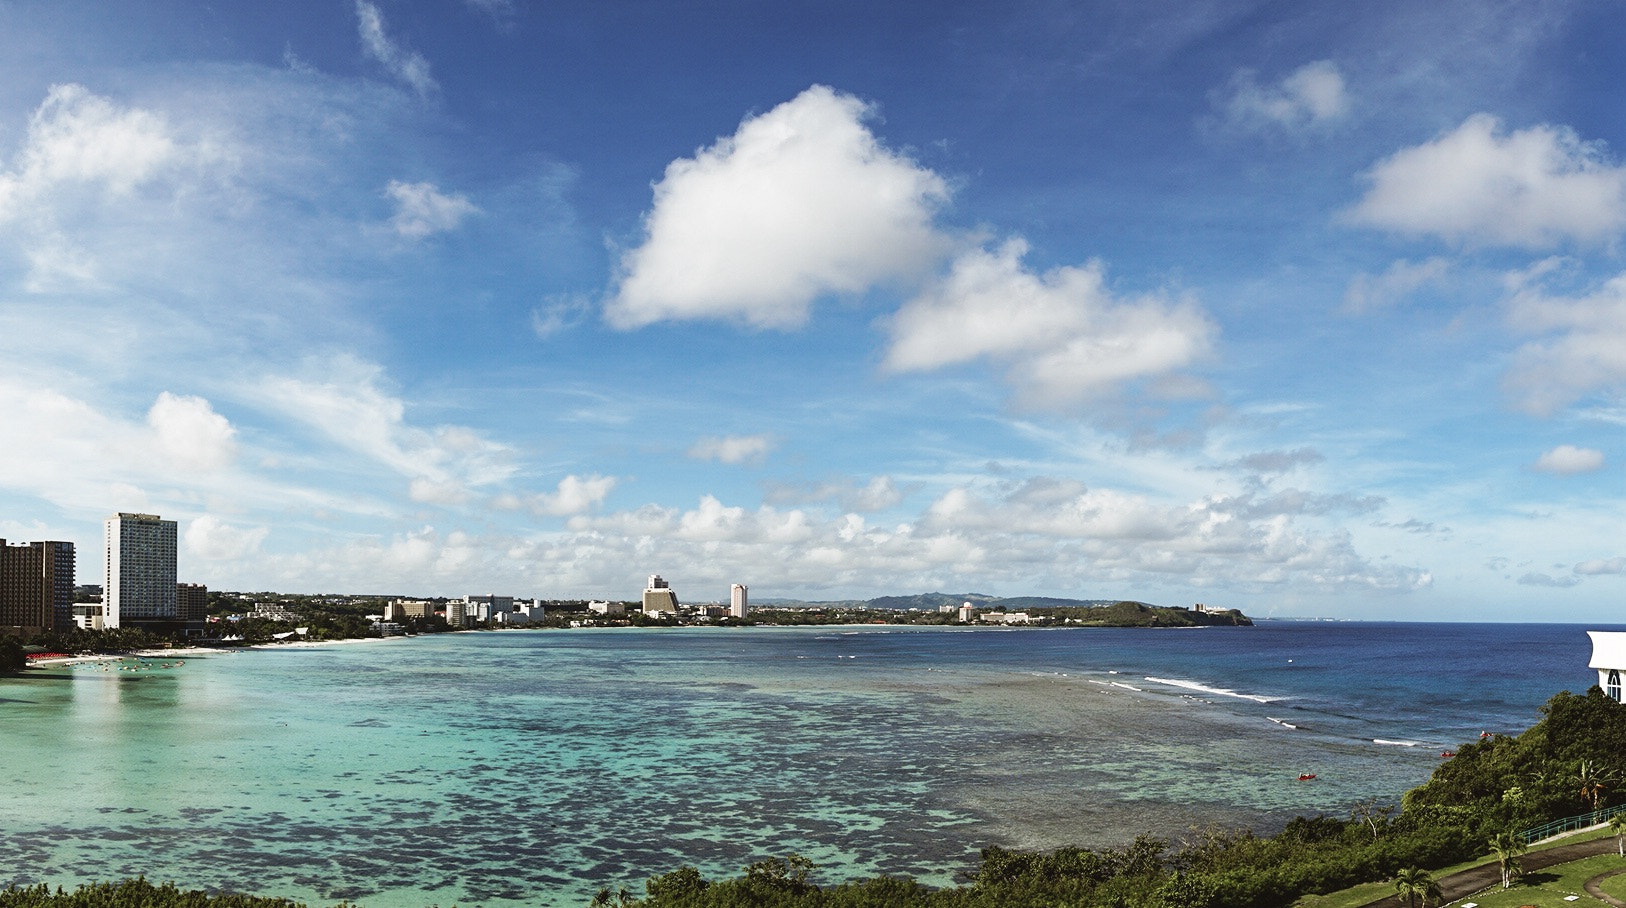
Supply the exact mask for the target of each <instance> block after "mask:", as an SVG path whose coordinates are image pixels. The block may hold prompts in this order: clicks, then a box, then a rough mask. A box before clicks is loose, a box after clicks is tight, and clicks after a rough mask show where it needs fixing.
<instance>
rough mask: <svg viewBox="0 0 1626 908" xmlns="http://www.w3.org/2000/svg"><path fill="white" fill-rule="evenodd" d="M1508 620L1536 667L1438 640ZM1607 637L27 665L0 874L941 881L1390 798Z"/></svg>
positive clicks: (1, 689) (561, 885) (862, 633)
mask: <svg viewBox="0 0 1626 908" xmlns="http://www.w3.org/2000/svg"><path fill="white" fill-rule="evenodd" d="M1442 634H1443V635H1446V636H1445V637H1443V638H1442V637H1441V636H1440V635H1442ZM1453 634H1454V635H1456V636H1455V637H1451V636H1450V635H1453ZM1476 635H1477V636H1476ZM1577 637H1578V639H1577ZM1442 641H1444V642H1443V643H1442ZM1491 645H1494V646H1496V647H1498V648H1499V649H1500V650H1501V651H1502V652H1504V653H1506V652H1510V651H1511V652H1515V653H1522V654H1523V655H1522V657H1521V658H1520V659H1518V660H1515V661H1520V662H1523V663H1524V669H1523V670H1522V671H1519V672H1515V673H1512V674H1506V675H1498V674H1496V673H1497V672H1506V671H1507V663H1508V660H1507V659H1500V660H1496V665H1495V666H1491V665H1487V664H1485V663H1486V660H1483V659H1474V658H1471V657H1470V656H1462V657H1449V656H1441V655H1439V654H1440V653H1441V652H1442V651H1451V650H1461V651H1468V652H1470V654H1471V651H1472V650H1473V649H1474V648H1478V647H1484V646H1491ZM1585 647H1586V644H1585V637H1584V634H1581V632H1580V630H1579V629H1573V628H1570V629H1553V628H1550V627H1549V628H1540V627H1536V628H1533V629H1532V628H1531V627H1530V626H1522V627H1521V626H1477V627H1476V626H1456V627H1453V626H1438V625H1436V626H1426V625H1417V626H1406V625H1368V626H1350V625H1319V626H1316V625H1292V626H1277V627H1261V628H1251V629H1249V628H1243V629H1210V630H1203V631H1181V632H1168V631H1101V630H1064V631H999V630H975V631H968V630H901V629H867V628H866V629H842V630H832V629H805V628H802V629H769V628H757V629H747V630H682V631H660V630H655V631H637V630H616V631H579V632H577V631H572V632H548V631H534V632H533V631H515V632H500V633H477V634H458V635H447V636H442V637H433V638H416V639H411V640H393V641H387V642H375V643H365V644H356V645H343V646H330V647H320V648H285V649H277V650H259V651H248V652H241V653H226V654H220V655H211V656H207V657H203V658H192V659H188V660H187V661H186V664H185V665H184V666H180V667H172V668H169V669H164V668H160V667H155V668H152V669H150V670H148V671H142V672H117V671H102V670H100V669H98V668H95V667H79V668H77V669H71V670H70V669H53V670H50V671H40V672H32V673H30V675H29V676H27V677H25V678H23V679H18V680H7V681H0V852H3V853H4V854H6V855H7V861H6V862H5V866H3V867H0V884H7V883H32V882H38V881H49V882H52V883H59V884H68V885H71V884H73V883H76V882H82V881H88V880H95V879H116V878H121V877H125V876H133V875H136V874H145V875H146V876H148V877H149V878H153V879H173V880H175V881H177V882H179V883H181V884H183V885H186V886H204V887H211V888H222V889H230V890H236V891H252V892H258V893H264V894H274V895H284V896H289V897H293V898H299V899H302V900H307V901H312V902H332V901H336V900H338V899H351V900H357V901H360V902H362V903H363V904H364V905H367V906H375V908H391V906H421V905H429V904H432V903H434V904H441V905H449V904H452V903H454V902H455V903H457V904H459V905H491V906H506V905H510V904H515V905H517V904H519V903H524V904H527V905H538V904H541V905H582V904H585V902H586V901H587V899H588V898H589V897H590V896H591V894H592V892H593V891H594V890H596V889H597V888H598V886H600V885H609V886H612V887H614V886H621V885H626V886H628V887H629V888H634V889H637V888H639V887H640V886H641V883H642V881H643V880H644V879H645V878H647V877H648V876H650V875H652V874H655V873H659V872H663V871H665V870H669V869H672V868H674V867H677V866H679V865H680V864H685V863H687V864H693V865H696V866H699V867H700V868H701V869H702V870H703V871H704V872H706V873H708V874H724V873H732V872H737V871H738V870H739V868H741V867H743V866H744V865H745V864H747V863H749V862H751V861H753V860H757V859H760V858H762V857H766V856H771V855H783V854H786V853H789V852H792V851H795V852H799V853H801V854H804V855H807V856H809V857H811V858H812V859H813V860H814V861H815V863H816V864H818V865H819V867H820V868H822V869H821V873H820V875H821V877H822V878H823V879H825V880H830V881H833V880H836V879H841V878H846V877H850V876H853V875H859V874H873V873H892V874H909V875H913V876H916V877H919V878H921V879H923V880H926V881H928V882H932V883H937V884H945V883H948V882H951V881H952V880H953V877H954V874H955V873H956V872H957V871H963V870H965V869H968V868H969V867H970V866H972V864H973V863H974V860H975V855H976V850H977V849H978V848H979V847H980V846H982V845H984V844H988V843H995V842H997V843H1001V844H1007V845H1015V846H1025V847H1054V846H1056V845H1059V844H1066V843H1078V844H1085V845H1110V844H1119V843H1122V842H1124V841H1127V839H1128V838H1130V837H1132V836H1133V835H1135V834H1136V833H1139V832H1147V831H1151V832H1156V833H1159V834H1164V835H1171V836H1175V837H1178V836H1179V835H1181V834H1183V833H1185V832H1186V831H1188V830H1190V829H1191V828H1192V827H1193V826H1194V825H1198V824H1204V823H1210V822H1218V823H1221V824H1225V825H1249V826H1255V827H1258V828H1267V829H1268V828H1270V827H1271V826H1273V825H1274V824H1278V823H1280V822H1281V821H1283V820H1285V819H1286V818H1288V817H1290V816H1292V815H1293V814H1295V813H1301V812H1303V813H1313V812H1318V811H1327V812H1334V813H1343V812H1345V811H1346V810H1347V809H1348V807H1349V805H1350V804H1352V803H1353V802H1354V801H1356V800H1359V799H1360V798H1364V797H1369V796H1382V797H1397V796H1398V794H1399V792H1400V791H1402V790H1404V789H1405V788H1407V787H1410V786H1412V785H1415V784H1417V783H1419V782H1421V781H1422V780H1423V779H1424V778H1426V777H1427V775H1428V773H1429V772H1430V771H1431V770H1432V769H1433V767H1434V766H1435V765H1436V764H1437V763H1438V760H1439V755H1438V749H1439V748H1441V747H1444V746H1447V745H1452V744H1454V742H1457V741H1461V740H1466V739H1467V738H1470V737H1472V734H1473V733H1474V732H1475V730H1477V728H1478V727H1480V726H1484V725H1490V726H1492V727H1495V728H1497V730H1518V728H1522V727H1524V726H1525V725H1528V724H1529V723H1530V722H1531V721H1534V719H1535V718H1536V712H1535V707H1536V705H1538V704H1539V703H1540V702H1541V701H1543V700H1545V698H1546V697H1547V696H1548V695H1550V694H1551V693H1552V692H1554V691H1556V690H1558V689H1559V688H1561V687H1569V688H1572V689H1577V690H1579V689H1581V688H1584V687H1585V686H1586V684H1588V683H1590V678H1589V676H1588V674H1587V672H1586V670H1585V668H1584V666H1585V661H1586V656H1587V650H1586V648H1585ZM1363 678H1364V680H1363ZM1284 722H1285V723H1286V724H1283V723H1284ZM1288 725H1296V726H1298V728H1297V729H1290V728H1288V727H1287V726H1288ZM1514 726H1516V727H1514ZM1378 742H1396V743H1378ZM1300 772H1315V773H1316V774H1317V776H1318V778H1317V780H1316V781H1315V782H1314V783H1299V782H1297V781H1296V776H1297V775H1298V774H1299V773H1300Z"/></svg>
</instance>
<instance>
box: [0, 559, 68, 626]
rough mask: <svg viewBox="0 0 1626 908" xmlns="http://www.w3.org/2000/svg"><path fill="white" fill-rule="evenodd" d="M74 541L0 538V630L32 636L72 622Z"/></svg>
mask: <svg viewBox="0 0 1626 908" xmlns="http://www.w3.org/2000/svg"><path fill="white" fill-rule="evenodd" d="M73 567H74V553H73V543H71V542H29V543H25V544H22V545H7V544H6V541H5V540H4V539H0V633H7V632H10V633H17V634H22V635H23V636H32V635H34V634H37V633H40V632H41V631H45V630H49V629H51V628H58V629H65V628H68V627H71V626H72V625H73Z"/></svg>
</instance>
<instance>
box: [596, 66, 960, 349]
mask: <svg viewBox="0 0 1626 908" xmlns="http://www.w3.org/2000/svg"><path fill="white" fill-rule="evenodd" d="M870 112H871V111H870V108H869V107H868V106H867V105H866V104H865V103H864V102H862V101H860V100H858V99H857V98H854V97H852V96H851V95H845V94H841V93H839V92H836V91H834V90H832V89H830V88H827V87H825V86H822V85H815V86H813V87H812V88H809V89H808V90H807V91H804V92H802V93H801V94H800V95H798V96H797V97H796V98H794V99H793V100H790V101H787V102H785V103H783V104H780V105H779V106H778V107H775V108H774V109H772V110H770V111H768V112H767V113H765V114H762V115H760V116H756V117H751V118H749V119H747V120H745V122H743V123H741V124H740V128H739V130H738V131H737V132H736V133H735V134H734V135H733V136H730V137H728V138H724V139H720V140H719V141H718V142H717V143H716V144H715V145H712V146H711V147H709V148H704V149H701V150H700V151H699V152H698V153H696V155H695V156H694V157H693V158H685V159H682V160H678V161H674V162H672V164H671V165H669V166H668V167H667V169H666V174H665V176H664V177H663V178H662V179H661V181H660V182H659V183H657V184H656V185H655V199H654V207H653V208H652V209H651V210H650V212H649V214H648V215H647V216H646V218H645V222H644V228H645V237H644V240H643V243H642V244H641V245H640V246H638V248H636V249H633V250H632V251H630V252H628V253H627V254H626V255H625V256H624V257H623V258H622V260H621V276H620V281H619V284H618V286H617V288H616V290H615V292H614V294H613V295H612V297H611V298H610V299H609V300H608V302H607V303H606V307H605V314H606V316H607V317H608V319H609V320H610V322H611V323H612V324H613V325H615V326H617V327H620V328H636V327H639V326H642V325H647V324H650V323H652V322H656V321H662V320H666V319H697V318H724V319H736V320H739V321H743V322H746V323H748V324H751V325H754V326H757V327H763V328H790V327H795V326H798V325H800V324H802V323H804V322H805V321H806V320H807V317H808V310H809V307H810V306H811V305H812V303H813V302H814V300H815V299H817V298H818V297H819V296H821V295H824V294H830V293H845V294H855V293H861V292H863V291H864V290H865V289H867V288H869V287H870V286H872V285H873V284H875V283H876V282H878V281H884V280H887V279H891V278H897V277H901V276H907V275H913V274H916V273H918V272H920V271H921V270H922V269H923V268H924V267H926V266H927V265H928V264H930V263H931V262H932V261H934V260H935V259H936V257H937V255H938V254H939V253H940V251H941V250H942V248H943V244H942V238H941V237H940V236H939V234H938V233H937V232H936V230H935V229H934V228H933V226H932V218H933V215H934V213H935V210H936V208H937V206H938V205H939V204H940V203H942V202H943V201H944V200H946V199H947V197H948V187H947V185H946V184H945V182H944V181H943V179H942V178H941V177H939V176H938V175H937V174H935V173H933V172H931V171H930V170H927V169H925V168H923V167H921V166H919V165H918V164H916V163H915V162H914V161H911V160H910V159H909V158H907V157H905V156H904V155H902V154H899V153H897V152H894V151H891V150H889V149H887V148H886V147H884V146H883V145H882V144H881V143H880V142H879V141H878V140H877V139H876V138H875V136H874V135H873V134H872V133H871V132H870V131H869V129H868V128H866V127H865V125H864V120H865V119H866V118H867V117H868V116H869V115H870Z"/></svg>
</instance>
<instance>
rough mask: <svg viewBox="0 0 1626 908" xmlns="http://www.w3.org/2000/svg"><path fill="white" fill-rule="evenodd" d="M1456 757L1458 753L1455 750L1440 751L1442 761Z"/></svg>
mask: <svg viewBox="0 0 1626 908" xmlns="http://www.w3.org/2000/svg"><path fill="white" fill-rule="evenodd" d="M1456 755H1457V752H1456V751H1454V750H1442V751H1440V759H1442V760H1449V759H1451V758H1452V757H1454V756H1456Z"/></svg>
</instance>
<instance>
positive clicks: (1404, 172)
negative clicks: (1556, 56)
mask: <svg viewBox="0 0 1626 908" xmlns="http://www.w3.org/2000/svg"><path fill="white" fill-rule="evenodd" d="M1366 178H1367V180H1368V181H1369V182H1370V183H1371V188H1370V189H1369V190H1368V191H1367V193H1366V196H1365V197H1364V198H1362V199H1361V200H1360V202H1359V203H1357V204H1356V205H1355V207H1354V208H1353V209H1351V210H1350V211H1349V212H1348V217H1349V218H1350V219H1351V220H1353V221H1355V222H1356V223H1360V224H1366V225H1370V226H1373V227H1379V228H1384V229H1388V230H1393V231H1396V232H1398V233H1403V234H1410V235H1414V236H1437V237H1440V238H1442V239H1445V240H1447V241H1449V242H1453V243H1460V244H1462V245H1465V246H1514V247H1521V248H1544V247H1549V246H1553V245H1555V244H1557V243H1559V242H1561V241H1564V240H1573V241H1576V242H1580V243H1603V242H1607V241H1609V240H1610V239H1612V238H1614V237H1616V236H1618V235H1619V234H1620V231H1621V230H1622V228H1623V227H1626V167H1621V166H1619V165H1617V164H1615V163H1613V162H1611V161H1610V160H1608V158H1607V157H1606V156H1605V154H1604V149H1603V147H1602V146H1601V145H1599V144H1596V143H1589V142H1584V141H1582V140H1581V138H1580V137H1579V136H1577V135H1576V134H1575V132H1574V130H1572V129H1569V128H1568V127H1564V126H1553V125H1548V124H1543V125H1539V126H1533V127H1531V128H1529V129H1519V130H1514V131H1513V132H1511V133H1508V132H1505V131H1504V130H1503V128H1502V124H1501V122H1500V121H1499V120H1497V119H1496V118H1495V117H1493V116H1490V115H1489V114H1475V115H1473V116H1471V117H1469V118H1468V119H1467V120H1465V121H1464V122H1463V123H1462V125H1461V126H1458V127H1457V128H1456V129H1454V130H1452V131H1451V132H1448V133H1446V134H1445V135H1442V136H1440V137H1439V138H1437V139H1434V140H1433V141H1430V142H1425V143H1423V144H1422V145H1418V146H1415V147H1412V148H1406V149H1402V150H1401V151H1398V152H1396V153H1395V154H1394V155H1392V156H1390V157H1389V158H1387V159H1386V160H1383V161H1380V162H1378V163H1377V164H1376V165H1375V166H1374V167H1373V168H1372V169H1371V170H1370V171H1368V172H1367V174H1366Z"/></svg>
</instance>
